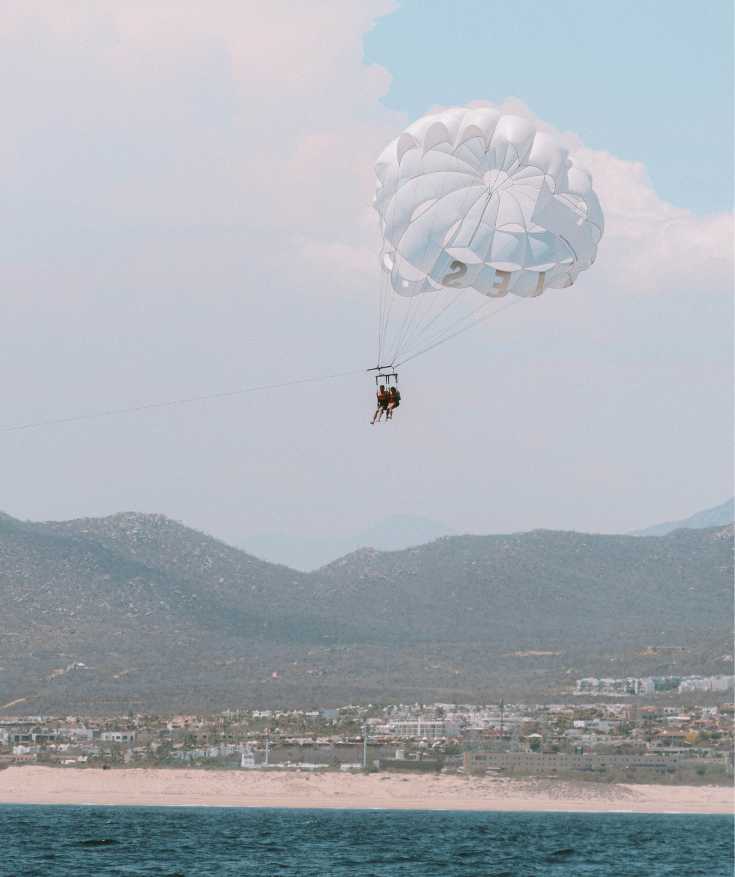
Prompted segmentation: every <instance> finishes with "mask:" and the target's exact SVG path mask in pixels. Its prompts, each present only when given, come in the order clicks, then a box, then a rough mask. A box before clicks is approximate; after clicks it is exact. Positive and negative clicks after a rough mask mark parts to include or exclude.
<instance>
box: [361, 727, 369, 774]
mask: <svg viewBox="0 0 735 877" xmlns="http://www.w3.org/2000/svg"><path fill="white" fill-rule="evenodd" d="M367 732H368V726H367V722H365V724H364V725H363V726H362V769H363V770H367V768H368V750H367V746H368V736H367Z"/></svg>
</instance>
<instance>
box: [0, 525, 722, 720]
mask: <svg viewBox="0 0 735 877" xmlns="http://www.w3.org/2000/svg"><path fill="white" fill-rule="evenodd" d="M731 582H732V527H730V528H719V529H711V530H701V531H694V530H692V531H680V532H677V533H674V534H672V535H670V536H666V537H662V538H650V539H638V538H635V537H630V536H594V535H587V534H580V533H559V532H549V531H538V532H533V533H527V534H520V535H512V536H450V537H445V538H442V539H439V540H437V541H435V542H432V543H430V544H428V545H423V546H420V547H417V548H411V549H406V550H403V551H395V552H377V551H373V550H363V551H358V552H355V553H353V554H350V555H348V556H346V557H344V558H342V559H340V560H338V561H335V562H334V563H332V564H330V565H329V566H327V567H324V568H323V569H321V570H318V571H317V572H315V573H310V574H305V573H301V572H297V571H294V570H291V569H288V568H287V567H283V566H278V565H274V564H270V563H267V562H265V561H262V560H258V559H257V558H255V557H252V556H251V555H248V554H246V553H245V552H242V551H239V550H238V549H235V548H232V547H230V546H228V545H225V544H224V543H222V542H220V541H218V540H216V539H213V538H211V537H209V536H207V535H205V534H203V533H199V532H197V531H194V530H191V529H189V528H187V527H184V526H183V525H181V524H178V523H176V522H174V521H171V520H169V519H167V518H165V517H162V516H159V515H139V514H120V515H114V516H112V517H108V518H102V519H83V520H78V521H69V522H63V523H46V524H37V523H27V522H21V521H18V520H15V519H14V518H11V517H9V516H7V515H0V601H1V605H2V613H1V614H0V712H25V713H27V712H43V711H48V710H52V709H57V710H58V709H63V710H65V711H67V712H68V711H73V710H75V709H78V710H82V709H84V710H99V711H107V712H109V711H111V710H112V709H115V708H118V707H119V708H124V709H127V708H129V707H135V708H147V709H156V708H158V709H162V710H163V709H167V710H168V709H194V708H201V709H210V708H223V707H225V706H227V705H234V704H242V703H248V704H273V703H301V704H309V703H322V704H326V703H330V702H344V701H348V700H352V699H355V700H357V699H362V700H367V699H373V700H385V699H389V698H404V699H405V698H410V699H413V700H416V699H428V698H447V699H448V698H457V697H460V698H470V697H473V698H477V697H483V696H484V697H488V698H490V697H492V696H493V695H495V694H498V695H499V694H505V695H507V696H513V695H514V694H515V695H517V696H529V697H530V696H537V697H540V696H549V697H552V696H558V695H559V693H561V692H563V691H564V690H566V689H567V688H568V686H569V684H570V680H571V679H573V678H574V677H576V676H584V675H601V674H604V675H625V674H628V673H663V672H670V671H677V670H678V671H681V672H727V670H728V666H729V665H728V662H727V659H726V655H725V653H726V652H727V651H728V650H729V649H728V642H729V641H730V640H731V631H730V622H731V618H732V591H731ZM671 647H677V648H671ZM730 651H731V650H730Z"/></svg>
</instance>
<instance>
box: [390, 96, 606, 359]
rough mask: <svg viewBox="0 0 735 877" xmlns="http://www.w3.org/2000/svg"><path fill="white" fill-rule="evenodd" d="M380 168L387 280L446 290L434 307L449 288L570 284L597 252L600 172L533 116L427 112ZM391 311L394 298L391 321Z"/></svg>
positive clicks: (490, 290)
mask: <svg viewBox="0 0 735 877" xmlns="http://www.w3.org/2000/svg"><path fill="white" fill-rule="evenodd" d="M375 172H376V175H377V178H378V183H377V190H376V194H375V202H374V205H375V209H376V210H377V211H378V214H379V215H380V227H381V232H382V236H383V245H382V253H381V263H382V267H383V270H384V272H385V274H386V277H387V278H388V279H389V286H390V287H392V289H393V291H394V292H395V293H398V295H400V296H405V297H411V298H413V297H423V296H421V294H423V293H436V295H435V296H430V297H431V298H437V299H438V300H439V305H438V307H437V308H434V310H435V311H437V310H441V308H442V307H443V305H442V301H441V300H443V299H446V297H447V295H451V294H452V293H451V290H463V289H471V290H476V291H477V292H479V293H481V294H482V295H484V296H487V297H489V298H499V297H502V296H505V295H507V294H508V293H513V294H514V295H516V296H522V297H533V296H537V295H540V294H541V293H542V292H543V291H544V290H546V289H548V288H562V287H566V286H571V285H572V284H573V283H574V281H575V280H576V279H577V276H578V275H579V274H580V272H582V271H584V270H586V269H587V268H589V267H590V266H591V265H592V263H593V262H594V261H595V256H596V254H597V245H598V243H599V241H600V238H601V237H602V233H603V229H604V220H603V216H602V210H601V209H600V204H599V201H598V199H597V196H596V195H595V193H594V191H593V190H592V181H591V179H590V176H589V174H588V173H587V172H586V171H584V170H583V169H582V168H580V167H579V166H578V165H577V164H575V162H574V158H573V157H570V156H569V153H568V150H567V149H566V148H565V147H564V145H563V144H562V143H561V141H560V138H558V137H557V136H555V135H554V134H552V133H549V132H548V131H547V130H545V129H544V128H543V127H542V126H541V125H539V123H537V122H535V121H533V120H531V119H527V118H522V117H520V116H515V115H508V114H503V113H501V112H500V111H499V110H497V109H493V108H490V107H477V108H453V109H449V110H444V111H442V112H439V113H436V114H431V115H428V116H424V117H422V118H421V119H419V120H418V121H417V122H414V123H413V124H412V125H410V126H409V127H408V128H406V130H405V131H403V133H402V134H400V135H399V136H398V137H397V138H396V139H395V140H393V141H392V142H391V143H389V144H388V146H387V147H386V148H385V149H384V150H383V152H382V154H381V155H380V157H379V159H378V161H377V163H376V166H375ZM485 303H486V302H485ZM418 310H419V308H418V306H415V307H414V311H415V312H417V311H418ZM386 312H387V305H386V304H385V302H384V303H383V304H382V305H381V317H380V320H381V323H383V324H387V318H386V316H385V314H386ZM414 319H415V313H414V315H407V320H408V322H412V321H414ZM432 319H435V318H432ZM462 319H468V318H467V317H464V318H462ZM385 328H386V326H385V325H383V326H381V328H380V329H379V334H380V332H381V330H384V329H385ZM403 336H404V337H402V338H399V339H398V341H399V344H398V345H397V348H396V355H398V353H399V348H400V347H401V345H403V344H404V342H405V341H406V338H407V332H406V331H405V330H404V331H403ZM379 347H380V340H379ZM381 355H383V357H385V353H384V352H383V351H380V350H379V357H380V356H381Z"/></svg>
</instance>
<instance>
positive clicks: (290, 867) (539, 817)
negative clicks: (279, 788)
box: [0, 806, 733, 877]
mask: <svg viewBox="0 0 735 877" xmlns="http://www.w3.org/2000/svg"><path fill="white" fill-rule="evenodd" d="M732 862H733V820H732V818H731V817H729V816H685V815H668V816H648V815H640V814H627V813H621V814H577V813H574V814H564V813H436V812H433V813H432V812H425V811H385V810H380V811H375V810H246V809H234V808H209V807H208V808H183V807H92V806H89V807H60V806H54V807H36V806H0V875H2V877H11V875H13V877H15V875H18V877H33V875H38V877H67V875H69V877H71V875H74V877H80V875H82V877H86V875H95V877H107V875H136V877H138V875H140V877H143V875H157V877H158V875H160V877H178V875H182V877H183V875H185V877H198V875H202V877H204V875H206V877H209V875H212V877H227V875H238V877H240V875H242V877H248V875H258V877H270V875H292V877H311V875H314V877H331V875H335V877H336V875H340V877H342V875H345V877H347V875H349V877H394V875H396V877H398V875H401V877H404V875H411V877H413V875H416V877H419V875H420V877H427V875H442V877H532V875H533V877H536V875H550V877H567V875H569V877H571V875H580V877H582V875H585V877H590V875H616V877H638V875H640V877H663V875H668V877H674V875H677V877H694V875H698V874H701V875H704V877H719V875H723V877H732V874H733V867H732Z"/></svg>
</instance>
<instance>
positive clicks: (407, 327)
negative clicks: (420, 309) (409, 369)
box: [390, 293, 421, 365]
mask: <svg viewBox="0 0 735 877" xmlns="http://www.w3.org/2000/svg"><path fill="white" fill-rule="evenodd" d="M420 298H421V293H418V294H417V295H413V296H411V300H410V301H409V302H408V304H407V306H406V313H405V314H404V316H403V322H402V323H401V328H400V329H399V330H398V334H397V336H396V340H395V345H394V348H393V355H392V356H391V362H390V364H391V365H393V364H394V363H395V361H396V360H397V359H398V356H399V354H400V353H401V351H402V350H403V344H404V341H405V339H406V335H407V334H408V333H409V332H410V331H411V326H412V324H413V316H414V314H415V311H416V308H417V304H418V300H419V299H420Z"/></svg>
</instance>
